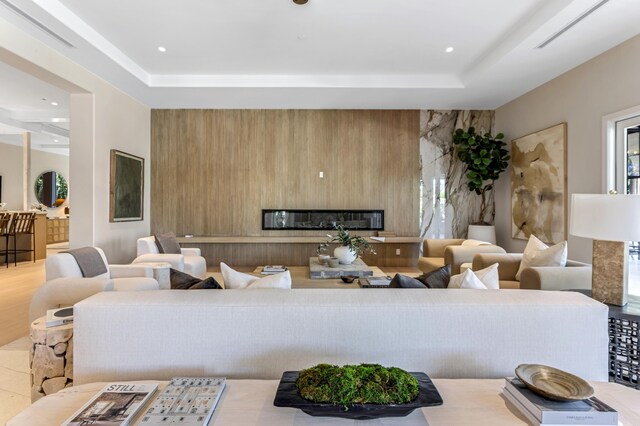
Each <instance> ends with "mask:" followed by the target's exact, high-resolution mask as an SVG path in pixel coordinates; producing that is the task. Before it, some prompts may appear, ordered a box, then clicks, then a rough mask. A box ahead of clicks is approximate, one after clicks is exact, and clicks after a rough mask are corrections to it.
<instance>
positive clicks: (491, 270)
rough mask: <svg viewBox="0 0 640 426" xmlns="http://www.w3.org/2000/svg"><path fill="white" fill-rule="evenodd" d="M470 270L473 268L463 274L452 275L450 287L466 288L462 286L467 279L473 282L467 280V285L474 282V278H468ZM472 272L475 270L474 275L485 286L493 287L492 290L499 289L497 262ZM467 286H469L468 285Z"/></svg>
mask: <svg viewBox="0 0 640 426" xmlns="http://www.w3.org/2000/svg"><path fill="white" fill-rule="evenodd" d="M468 271H471V270H470V269H467V270H466V271H465V272H463V273H462V274H458V275H454V276H453V277H451V280H450V281H449V288H465V287H462V284H463V282H464V280H465V279H467V280H471V282H467V284H466V285H467V286H469V285H471V284H473V282H474V280H472V279H471V278H468V274H467V272H468ZM472 272H473V275H474V276H475V277H476V278H477V279H478V280H479V281H480V282H481V283H482V284H483V287H484V288H487V289H492V290H497V289H499V288H500V281H499V277H498V264H497V263H494V264H493V265H490V266H488V267H486V268H484V269H481V270H479V271H472ZM466 288H469V287H466ZM472 288H475V287H472Z"/></svg>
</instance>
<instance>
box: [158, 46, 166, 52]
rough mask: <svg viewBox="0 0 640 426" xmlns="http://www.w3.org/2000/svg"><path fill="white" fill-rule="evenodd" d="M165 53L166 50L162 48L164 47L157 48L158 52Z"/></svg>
mask: <svg viewBox="0 0 640 426" xmlns="http://www.w3.org/2000/svg"><path fill="white" fill-rule="evenodd" d="M166 51H167V48H166V47H164V46H158V52H162V53H164V52H166Z"/></svg>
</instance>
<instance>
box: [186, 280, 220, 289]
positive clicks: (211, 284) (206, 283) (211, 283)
mask: <svg viewBox="0 0 640 426" xmlns="http://www.w3.org/2000/svg"><path fill="white" fill-rule="evenodd" d="M189 290H222V286H221V285H220V284H219V283H218V281H216V279H215V278H213V277H209V278H206V279H204V280H202V281H200V282H199V283H197V284H194V285H192V286H191V287H189Z"/></svg>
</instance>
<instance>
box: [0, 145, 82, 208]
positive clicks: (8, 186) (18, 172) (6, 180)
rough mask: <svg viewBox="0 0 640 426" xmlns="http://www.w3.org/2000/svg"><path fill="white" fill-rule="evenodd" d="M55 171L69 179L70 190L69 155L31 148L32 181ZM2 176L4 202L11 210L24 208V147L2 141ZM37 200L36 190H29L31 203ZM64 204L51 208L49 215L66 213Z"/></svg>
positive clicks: (0, 155) (0, 171) (0, 169)
mask: <svg viewBox="0 0 640 426" xmlns="http://www.w3.org/2000/svg"><path fill="white" fill-rule="evenodd" d="M48 171H55V172H58V173H61V174H62V176H64V177H65V179H67V183H68V184H69V190H70V191H71V188H72V186H71V183H70V181H69V157H67V156H65V155H59V154H52V153H50V152H45V151H39V150H35V149H34V150H31V182H32V184H35V181H36V179H37V178H38V176H40V174H41V173H44V172H48ZM0 176H2V202H4V203H7V208H8V209H9V210H22V147H20V146H16V145H10V144H5V143H1V142H0ZM35 202H37V200H36V195H35V190H33V191H30V192H29V204H31V203H35ZM65 205H67V202H65V203H64V204H63V205H62V206H60V207H58V208H55V209H49V210H48V212H47V215H48V216H49V217H59V216H61V215H62V214H63V213H64V207H65Z"/></svg>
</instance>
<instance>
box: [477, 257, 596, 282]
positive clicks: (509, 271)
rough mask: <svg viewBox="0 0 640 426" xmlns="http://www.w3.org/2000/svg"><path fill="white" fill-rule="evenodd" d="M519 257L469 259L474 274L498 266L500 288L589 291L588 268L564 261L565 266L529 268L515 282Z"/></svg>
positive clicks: (579, 263) (589, 274)
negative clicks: (495, 264) (494, 265)
mask: <svg viewBox="0 0 640 426" xmlns="http://www.w3.org/2000/svg"><path fill="white" fill-rule="evenodd" d="M521 260H522V253H506V254H499V253H480V254H477V255H476V256H475V257H474V258H473V267H472V269H473V270H474V271H478V270H480V269H484V268H486V267H488V266H490V265H493V264H494V263H497V264H498V265H499V266H498V276H499V279H500V288H521V289H529V290H591V265H589V264H588V263H582V262H576V261H574V260H568V261H567V266H564V267H560V266H532V267H529V268H525V269H524V270H523V271H522V275H520V281H518V280H516V273H517V272H518V269H520V261H521Z"/></svg>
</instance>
